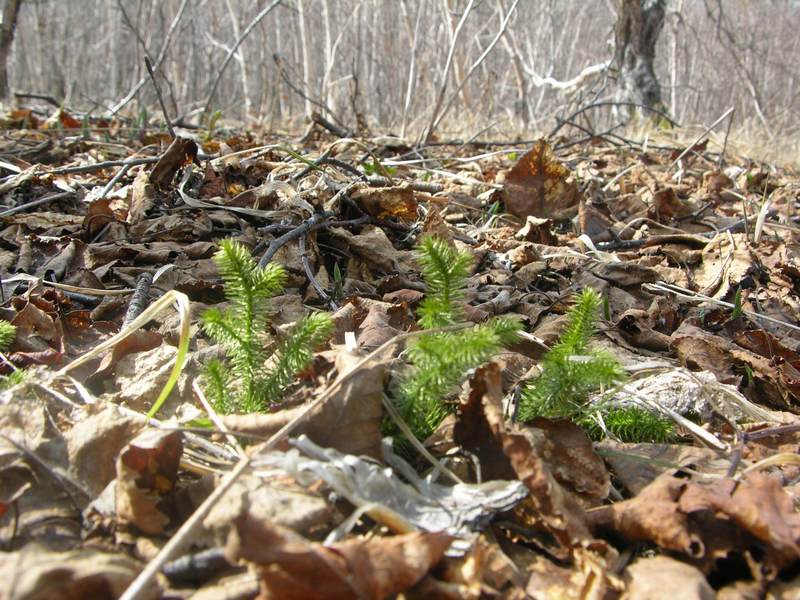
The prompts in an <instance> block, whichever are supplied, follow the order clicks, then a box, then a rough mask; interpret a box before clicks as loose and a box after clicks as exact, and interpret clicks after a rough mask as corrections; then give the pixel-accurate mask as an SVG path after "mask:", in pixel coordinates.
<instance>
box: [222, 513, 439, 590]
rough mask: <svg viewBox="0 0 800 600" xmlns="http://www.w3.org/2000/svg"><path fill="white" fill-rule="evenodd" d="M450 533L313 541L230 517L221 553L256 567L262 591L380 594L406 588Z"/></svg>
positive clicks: (427, 566)
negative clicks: (329, 542)
mask: <svg viewBox="0 0 800 600" xmlns="http://www.w3.org/2000/svg"><path fill="white" fill-rule="evenodd" d="M452 541H453V538H452V537H451V536H449V535H447V534H443V533H421V532H420V533H409V534H405V535H398V536H394V537H386V538H381V537H374V538H370V539H351V540H347V541H344V542H341V543H338V544H334V545H331V546H323V545H321V544H317V543H312V542H309V541H308V540H306V539H305V538H303V537H302V536H300V535H298V534H296V533H295V532H293V531H292V530H291V529H287V528H285V527H281V526H279V525H273V524H270V523H267V522H264V521H260V520H257V519H254V518H251V517H250V516H249V515H247V514H245V515H242V516H240V517H239V518H237V519H236V520H235V521H234V529H232V530H231V533H230V535H229V537H228V543H227V546H226V548H225V554H226V556H227V557H228V560H230V561H231V562H235V561H238V560H246V561H247V562H249V563H253V564H255V565H256V566H258V567H260V568H259V571H260V576H261V594H262V596H263V597H265V598H267V597H268V598H280V599H281V600H294V599H297V600H327V599H331V600H334V599H336V600H338V599H340V598H364V599H374V600H379V599H382V598H386V597H388V596H390V595H393V594H398V593H400V592H403V591H404V590H407V589H408V588H410V587H411V586H413V585H414V584H415V583H417V582H418V581H420V580H421V579H422V577H424V576H425V574H427V573H428V571H430V569H431V568H432V567H433V566H435V565H436V563H438V562H439V561H440V560H441V559H442V556H443V555H444V551H445V550H447V548H448V547H449V546H450V543H451V542H452Z"/></svg>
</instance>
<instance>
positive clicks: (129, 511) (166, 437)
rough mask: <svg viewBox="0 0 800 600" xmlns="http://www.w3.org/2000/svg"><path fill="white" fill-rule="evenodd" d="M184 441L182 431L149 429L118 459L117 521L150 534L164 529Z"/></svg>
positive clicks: (161, 531) (129, 445)
mask: <svg viewBox="0 0 800 600" xmlns="http://www.w3.org/2000/svg"><path fill="white" fill-rule="evenodd" d="M182 453H183V443H182V441H181V433H180V432H179V431H161V430H158V429H146V430H145V431H143V432H142V433H140V434H139V435H138V436H136V438H135V439H134V440H133V441H132V442H130V443H129V444H128V445H127V446H126V447H125V448H124V449H123V450H122V452H121V453H120V455H119V458H118V459H117V482H116V510H117V521H118V522H119V523H121V524H125V525H133V526H135V527H136V528H137V529H139V530H141V531H142V532H144V533H146V534H149V535H157V534H160V533H163V532H164V529H165V528H166V526H167V525H168V524H169V522H170V516H169V515H168V514H166V513H165V512H164V510H167V512H168V509H167V508H166V502H165V499H167V498H168V496H170V494H171V493H172V492H173V491H174V488H175V482H176V479H177V476H178V466H179V464H180V459H181V454H182Z"/></svg>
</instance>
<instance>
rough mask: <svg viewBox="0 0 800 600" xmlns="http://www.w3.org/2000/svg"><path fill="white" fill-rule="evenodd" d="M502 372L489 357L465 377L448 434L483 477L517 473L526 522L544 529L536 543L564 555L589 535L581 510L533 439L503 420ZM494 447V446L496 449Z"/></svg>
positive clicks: (588, 541) (510, 476) (585, 541)
mask: <svg viewBox="0 0 800 600" xmlns="http://www.w3.org/2000/svg"><path fill="white" fill-rule="evenodd" d="M502 398H503V388H502V375H501V373H500V369H499V367H498V366H497V365H496V364H495V363H489V364H488V365H486V366H484V367H481V368H479V369H477V371H476V372H475V375H474V376H473V377H472V378H471V379H470V393H469V397H468V398H467V402H466V405H465V406H462V407H460V412H459V419H458V420H457V421H456V426H455V431H454V437H455V440H456V441H457V442H459V443H460V444H462V446H464V447H465V448H466V449H468V450H470V451H471V452H474V453H476V454H477V456H478V458H479V459H480V461H481V467H482V469H483V473H484V477H485V478H487V479H514V478H518V479H519V480H520V481H522V482H523V483H524V484H525V486H526V487H527V488H528V489H529V490H530V503H529V504H527V505H520V506H519V507H518V510H517V511H516V512H517V513H519V514H522V513H524V518H525V519H526V521H528V523H526V524H527V525H529V526H533V527H536V528H541V529H542V530H544V531H545V532H546V536H545V537H546V538H547V539H548V540H549V541H545V539H544V538H541V539H539V540H538V541H539V543H544V544H545V547H546V549H547V550H548V551H549V552H551V553H552V554H553V555H554V556H556V557H558V558H561V559H566V558H568V557H569V556H570V555H571V552H572V550H573V549H574V548H575V547H577V546H581V545H584V544H587V545H589V544H591V543H592V542H593V541H594V539H593V537H592V535H591V533H590V531H589V528H588V526H587V520H586V515H585V513H584V511H583V509H582V508H581V506H580V505H579V504H578V502H577V500H576V499H575V498H574V497H573V496H572V495H571V494H570V493H569V492H568V491H567V490H566V489H565V488H564V487H562V486H561V484H560V483H558V481H556V479H555V477H554V476H553V474H552V473H551V472H550V469H549V467H548V465H547V464H546V463H545V461H544V460H543V458H542V457H541V456H540V455H539V453H538V452H539V450H538V448H537V440H536V438H535V436H534V435H533V434H532V433H531V432H530V431H528V430H526V429H524V428H521V427H520V426H518V425H515V424H506V422H505V419H504V418H503V410H502V406H501V403H502ZM498 450H500V452H498Z"/></svg>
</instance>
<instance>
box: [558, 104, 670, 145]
mask: <svg viewBox="0 0 800 600" xmlns="http://www.w3.org/2000/svg"><path fill="white" fill-rule="evenodd" d="M604 106H634V107H637V108H642V109H644V110H648V111H650V112H651V113H653V114H656V115H659V116H660V117H663V118H665V119H666V120H667V121H669V124H670V125H672V126H673V127H680V125H679V124H678V123H676V122H675V121H673V120H672V118H671V117H670V116H669V115H668V114H667V113H665V112H664V111H661V110H658V109H657V108H653V107H652V106H646V105H644V104H639V103H637V102H611V101H602V102H594V103H592V104H587V105H586V106H583V107H581V108H579V109H578V110H576V111H575V112H574V113H572V114H571V115H570V116H569V117H567V118H566V119H564V120H563V122H559V123H558V125H556V127H555V129H553V131H551V132H550V134H549V135H548V136H547V137H548V138H550V139H552V138H554V137H555V135H556V134H557V133H558V132H559V131H560V130H561V128H562V127H563V126H564V125H566V124H567V123H570V124H572V121H573V119H574V118H575V117H577V116H578V115H580V114H581V113H584V112H586V111H587V110H590V109H592V108H601V107H604Z"/></svg>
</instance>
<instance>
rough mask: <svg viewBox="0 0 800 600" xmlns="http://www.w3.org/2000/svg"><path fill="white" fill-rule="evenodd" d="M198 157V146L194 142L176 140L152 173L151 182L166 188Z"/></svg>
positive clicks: (179, 138) (182, 139) (185, 139)
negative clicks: (178, 173) (179, 172)
mask: <svg viewBox="0 0 800 600" xmlns="http://www.w3.org/2000/svg"><path fill="white" fill-rule="evenodd" d="M196 156H197V144H195V143H194V140H191V139H189V138H182V137H177V138H175V139H174V140H172V143H171V144H170V145H169V147H168V148H167V150H166V151H165V152H164V154H162V155H161V158H160V159H159V160H158V162H157V163H156V164H155V165H154V166H153V169H152V170H151V171H150V182H151V183H152V184H153V185H155V186H156V187H158V188H162V189H163V188H166V187H167V186H169V185H170V184H171V183H172V179H173V178H174V177H175V173H176V172H177V171H178V169H180V168H181V167H182V166H184V165H186V164H188V163H191V162H192V161H194V159H195V157H196Z"/></svg>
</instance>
